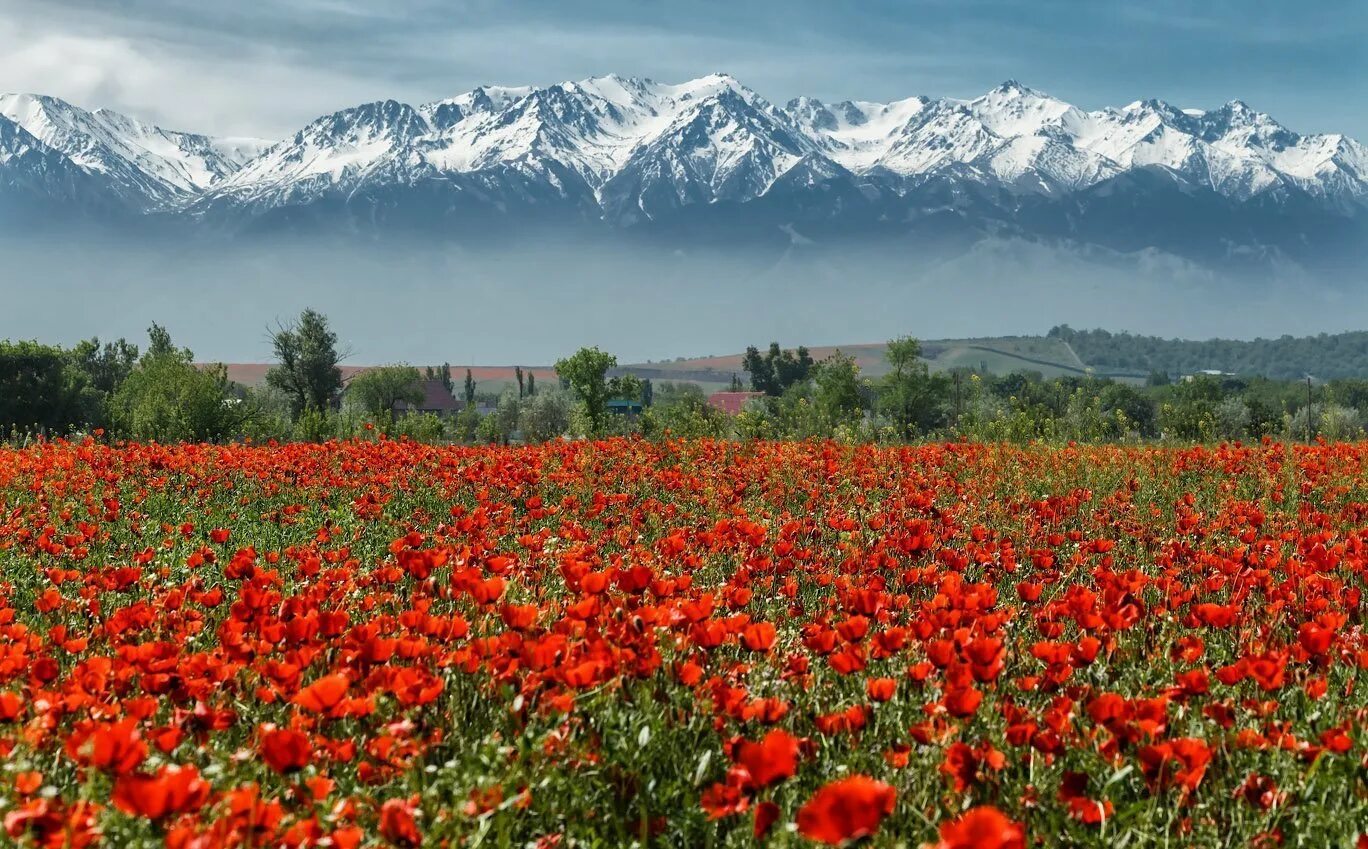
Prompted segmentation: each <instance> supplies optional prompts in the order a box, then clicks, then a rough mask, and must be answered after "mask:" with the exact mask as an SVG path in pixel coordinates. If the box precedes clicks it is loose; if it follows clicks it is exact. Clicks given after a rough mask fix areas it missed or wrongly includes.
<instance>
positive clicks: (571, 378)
mask: <svg viewBox="0 0 1368 849" xmlns="http://www.w3.org/2000/svg"><path fill="white" fill-rule="evenodd" d="M616 365H617V357H615V356H613V355H612V354H607V353H604V352H603V351H600V350H599V349H598V348H596V347H595V348H580V349H579V350H578V351H576V352H575V353H574V354H572V355H571V356H569V357H566V358H564V359H562V360H558V361H557V362H556V374H557V376H559V377H560V379H561V380H562V381H564V382H565V383H566V384H567V385H568V386H569V388H570V389H571V390H573V391H574V393H575V395H577V396H578V397H579V399H580V403H581V404H583V405H584V415H585V419H586V420H587V422H588V425H589V431H590V434H591V435H597V434H600V433H602V432H603V425H604V420H605V416H607V403H608V399H609V398H610V397H612V395H611V394H610V389H609V386H608V378H607V375H608V369H610V368H613V367H614V366H616ZM624 377H631V375H626V376H624ZM632 379H633V380H636V378H635V377H633V378H632ZM623 380H624V378H614V384H615V386H614V387H613V389H612V391H613V392H621V391H622V387H623V382H622V381H623ZM638 391H639V387H638Z"/></svg>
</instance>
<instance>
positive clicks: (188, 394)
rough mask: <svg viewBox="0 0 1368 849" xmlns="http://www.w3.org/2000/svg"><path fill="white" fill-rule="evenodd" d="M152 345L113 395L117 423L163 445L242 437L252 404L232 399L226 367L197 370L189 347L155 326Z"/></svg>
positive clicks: (249, 417)
mask: <svg viewBox="0 0 1368 849" xmlns="http://www.w3.org/2000/svg"><path fill="white" fill-rule="evenodd" d="M148 336H149V337H150V338H151V340H152V344H151V345H149V346H148V350H147V352H146V353H145V354H143V356H142V358H141V359H140V360H139V361H138V367H137V368H135V369H134V370H133V371H132V373H130V374H129V375H128V378H127V379H126V380H125V381H124V382H123V384H122V385H120V387H119V389H118V391H117V392H116V393H115V394H114V397H113V399H112V403H111V413H112V415H113V419H114V422H115V424H116V425H117V426H118V427H119V428H121V429H122V430H123V431H124V432H125V433H127V434H128V435H130V436H132V437H134V438H137V439H155V440H158V441H160V442H176V441H189V440H221V439H226V438H229V437H233V436H236V435H238V434H239V433H241V432H242V428H243V427H244V425H245V424H246V423H247V422H248V421H249V420H250V419H251V417H252V408H251V405H250V404H248V403H247V402H245V401H244V400H243V399H241V398H236V397H233V395H232V393H231V391H230V390H231V383H230V382H229V380H228V370H227V369H226V368H224V366H223V365H222V364H218V365H213V366H208V367H198V366H196V365H195V362H194V354H192V353H191V352H190V350H189V349H188V348H176V347H175V346H174V345H172V344H171V337H170V335H169V334H168V333H167V332H166V330H165V328H162V327H160V326H158V325H155V324H154V325H152V327H151V329H150V330H149V331H148Z"/></svg>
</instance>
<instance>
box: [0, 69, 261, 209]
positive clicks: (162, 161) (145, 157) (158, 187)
mask: <svg viewBox="0 0 1368 849" xmlns="http://www.w3.org/2000/svg"><path fill="white" fill-rule="evenodd" d="M0 115H4V116H5V117H6V118H9V119H10V120H12V121H14V122H15V123H16V124H17V125H19V126H20V127H22V128H23V129H24V130H25V131H26V132H28V133H29V134H31V135H32V136H34V137H35V138H37V139H39V140H40V141H42V142H43V143H44V144H45V145H47V146H48V147H50V148H52V149H53V150H56V151H58V152H59V153H61V154H62V155H64V156H65V157H67V158H68V159H69V160H70V161H71V162H72V163H73V164H74V165H75V166H76V167H78V168H80V169H81V170H83V171H85V172H86V173H90V174H98V175H100V176H102V177H103V178H104V179H106V180H108V181H109V183H110V185H111V186H112V187H113V189H114V190H115V191H117V192H118V193H119V194H121V195H122V196H124V197H125V199H126V200H128V201H130V202H133V203H135V204H137V205H142V206H155V205H158V204H161V203H165V202H168V201H171V200H174V199H175V198H177V197H182V196H185V195H190V194H194V193H197V192H200V191H203V190H205V189H207V188H208V187H209V186H211V185H213V184H214V183H216V182H217V181H218V180H220V179H222V178H223V177H225V176H227V175H229V174H231V173H233V172H234V171H236V170H237V169H238V168H240V167H241V166H242V165H243V164H244V163H245V162H247V161H248V160H249V159H252V158H254V157H255V156H257V155H258V154H259V153H260V152H261V150H262V149H264V147H265V146H266V143H264V142H262V141H260V140H257V139H236V140H227V141H220V140H216V139H212V138H210V137H208V136H203V135H199V134H195V133H183V132H176V131H172V130H165V129H162V128H160V127H156V126H153V125H150V124H144V123H142V122H141V121H137V120H135V119H133V118H129V117H128V116H126V115H123V114H122V113H119V112H115V111H112V110H109V109H97V110H95V111H93V112H89V111H86V110H84V109H81V108H80V107H77V106H74V105H72V104H70V103H68V102H66V101H64V100H61V99H59V98H55V97H49V96H44V95H32V94H5V95H0Z"/></svg>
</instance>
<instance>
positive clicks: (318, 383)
mask: <svg viewBox="0 0 1368 849" xmlns="http://www.w3.org/2000/svg"><path fill="white" fill-rule="evenodd" d="M155 344H156V342H155V340H154V346H155ZM271 344H272V346H273V347H274V349H275V355H276V359H277V360H278V361H279V365H277V366H275V367H274V368H272V369H271V370H270V371H269V372H267V373H266V382H267V383H268V384H270V385H271V386H273V387H275V388H276V389H279V390H281V391H282V392H284V393H285V394H286V395H288V396H289V397H290V407H291V412H292V413H293V414H294V417H295V418H298V417H299V416H300V414H302V413H303V412H304V411H305V410H327V409H329V408H331V407H332V406H333V405H334V402H335V401H336V399H337V396H338V394H339V393H340V392H341V391H342V369H340V368H338V363H339V362H341V360H342V355H341V354H340V353H339V352H338V350H337V334H336V333H334V332H333V331H332V330H331V329H329V327H328V319H327V318H326V317H325V316H324V315H323V314H321V313H319V312H315V311H314V310H308V309H306V310H304V312H302V313H300V314H299V320H298V321H297V322H295V323H294V324H293V325H290V326H288V327H280V328H278V329H277V330H276V332H275V333H273V334H271Z"/></svg>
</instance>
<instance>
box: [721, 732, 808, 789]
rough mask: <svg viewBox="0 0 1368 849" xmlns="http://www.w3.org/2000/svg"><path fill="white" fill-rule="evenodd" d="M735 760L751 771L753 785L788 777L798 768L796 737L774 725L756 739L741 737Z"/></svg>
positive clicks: (765, 784)
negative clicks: (753, 740)
mask: <svg viewBox="0 0 1368 849" xmlns="http://www.w3.org/2000/svg"><path fill="white" fill-rule="evenodd" d="M735 759H736V762H737V763H738V764H740V765H741V766H743V767H745V769H746V772H747V773H749V774H750V779H751V783H752V784H754V785H755V786H756V787H768V786H769V785H771V784H774V783H776V782H779V781H783V780H784V779H785V778H791V777H792V776H793V774H794V772H796V771H797V769H798V739H797V738H796V737H794V736H792V735H790V734H789V733H788V732H786V731H782V730H780V729H777V728H776V729H775V730H773V731H771V732H769V733H768V734H766V735H765V737H764V739H763V740H761V741H760V742H759V743H752V742H751V741H749V740H743V741H742V742H741V744H740V745H739V746H738V747H737V751H736V758H735Z"/></svg>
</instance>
